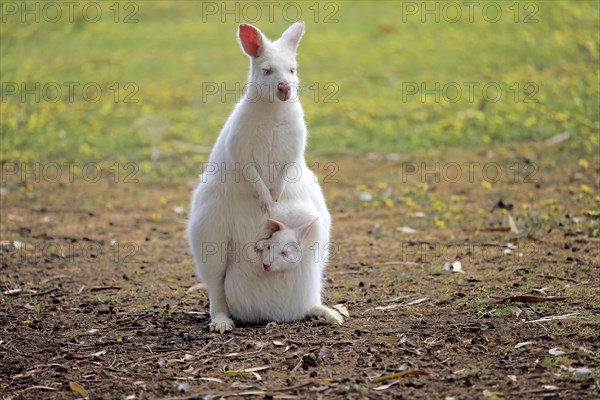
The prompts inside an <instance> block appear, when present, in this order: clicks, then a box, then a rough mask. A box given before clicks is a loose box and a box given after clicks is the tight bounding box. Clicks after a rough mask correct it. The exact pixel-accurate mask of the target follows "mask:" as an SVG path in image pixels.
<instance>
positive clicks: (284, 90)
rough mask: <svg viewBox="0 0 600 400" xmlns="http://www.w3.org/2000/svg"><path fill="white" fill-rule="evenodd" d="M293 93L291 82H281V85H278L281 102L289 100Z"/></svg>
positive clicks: (278, 95)
mask: <svg viewBox="0 0 600 400" xmlns="http://www.w3.org/2000/svg"><path fill="white" fill-rule="evenodd" d="M291 93H292V88H291V87H290V84H289V82H279V84H278V85H277V97H278V98H279V100H281V101H287V100H289V99H290V95H291Z"/></svg>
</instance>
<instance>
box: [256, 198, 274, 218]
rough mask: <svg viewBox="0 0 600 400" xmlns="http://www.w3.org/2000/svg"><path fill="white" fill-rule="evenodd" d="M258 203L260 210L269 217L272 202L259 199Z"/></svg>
mask: <svg viewBox="0 0 600 400" xmlns="http://www.w3.org/2000/svg"><path fill="white" fill-rule="evenodd" d="M259 205H260V210H261V211H262V212H263V213H265V214H267V216H269V217H270V216H271V212H272V210H273V202H272V201H271V200H259Z"/></svg>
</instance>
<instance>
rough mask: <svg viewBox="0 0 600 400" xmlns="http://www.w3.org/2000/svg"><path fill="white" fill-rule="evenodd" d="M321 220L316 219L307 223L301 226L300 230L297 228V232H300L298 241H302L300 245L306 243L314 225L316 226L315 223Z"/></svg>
mask: <svg viewBox="0 0 600 400" xmlns="http://www.w3.org/2000/svg"><path fill="white" fill-rule="evenodd" d="M318 219H319V217H317V218H315V219H314V220H312V221H310V222H307V223H306V224H304V225H300V226H299V227H298V228H296V230H297V231H298V239H299V241H300V243H302V242H304V241H305V240H306V238H307V237H308V235H309V234H310V232H311V230H312V228H313V225H314V224H315V222H317V220H318Z"/></svg>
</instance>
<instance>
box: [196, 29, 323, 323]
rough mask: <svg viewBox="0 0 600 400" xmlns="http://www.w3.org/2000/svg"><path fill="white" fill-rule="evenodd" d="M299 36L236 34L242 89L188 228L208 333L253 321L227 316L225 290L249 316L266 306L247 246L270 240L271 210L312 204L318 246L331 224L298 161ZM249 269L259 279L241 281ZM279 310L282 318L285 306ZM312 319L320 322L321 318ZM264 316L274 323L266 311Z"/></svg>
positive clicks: (302, 138) (302, 140) (291, 32)
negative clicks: (244, 63)
mask: <svg viewBox="0 0 600 400" xmlns="http://www.w3.org/2000/svg"><path fill="white" fill-rule="evenodd" d="M303 33H304V24H303V23H301V22H297V23H294V24H292V25H291V26H290V27H289V28H288V29H287V30H286V31H285V32H284V33H283V35H282V36H281V38H279V39H278V40H277V41H275V42H271V41H270V40H269V39H267V38H266V37H265V36H264V35H263V34H262V33H261V32H260V31H259V30H258V29H257V28H255V27H253V26H251V25H246V24H242V25H240V27H239V36H238V37H239V41H240V45H241V47H242V49H243V50H244V52H245V53H246V54H247V55H248V56H249V58H250V76H249V81H248V85H247V90H246V93H245V94H244V96H243V97H242V99H241V100H240V101H239V103H238V104H237V105H236V107H235V108H234V110H233V112H232V114H231V115H230V116H229V118H228V120H227V122H226V123H225V126H224V127H223V130H222V131H221V133H220V135H219V137H218V139H217V141H216V143H215V146H214V148H213V151H212V153H211V155H210V158H209V162H208V163H207V164H206V165H205V168H204V172H203V174H202V175H201V177H200V184H199V185H198V187H197V188H196V190H195V191H194V194H193V199H192V204H191V209H190V220H189V225H188V240H189V242H190V246H191V249H192V254H193V256H194V259H195V262H196V271H197V273H198V275H199V277H200V278H201V279H202V280H203V281H204V282H205V283H206V284H207V286H208V292H209V302H210V316H211V323H210V328H211V330H218V331H221V332H224V331H226V330H232V329H233V327H234V324H233V321H232V319H231V316H233V317H234V318H237V319H240V320H242V321H249V320H251V319H249V318H246V315H244V314H242V313H238V312H236V310H235V309H233V310H232V309H230V306H229V303H230V302H231V299H230V297H231V296H232V293H231V291H226V288H225V286H226V285H227V286H228V287H230V288H234V287H235V288H237V289H236V290H238V292H237V293H236V294H237V295H238V296H239V297H240V298H246V302H247V303H248V304H250V305H251V307H252V308H253V309H258V308H260V307H262V305H263V304H264V302H263V301H261V299H260V296H261V294H264V293H260V292H259V290H258V287H257V286H255V284H256V279H261V278H264V277H265V276H266V275H268V274H266V273H265V271H264V270H263V266H262V262H261V261H260V256H259V255H258V254H257V253H256V252H255V250H254V248H253V247H254V244H255V243H256V241H258V240H260V239H264V238H266V237H268V236H269V235H270V232H269V231H268V230H267V225H266V221H267V216H268V215H270V214H271V212H272V210H273V207H274V205H277V207H279V206H281V203H282V202H284V201H285V202H290V203H291V202H293V201H294V200H298V201H300V204H301V203H302V202H308V203H309V204H312V205H313V207H314V208H315V209H316V210H317V215H319V218H320V219H322V220H323V221H322V222H321V223H322V224H324V225H323V226H324V227H326V229H325V231H326V238H325V239H324V240H326V241H328V240H329V229H330V224H331V222H330V221H331V218H330V216H329V212H328V211H327V207H326V204H325V200H324V198H323V194H322V192H321V188H320V186H319V184H318V183H317V182H316V180H315V178H314V174H313V173H312V171H310V170H309V169H308V168H307V166H306V163H305V161H304V149H305V146H306V135H307V132H306V126H305V123H304V113H303V110H302V107H301V105H300V102H299V100H298V92H297V89H298V84H299V81H298V78H297V73H296V69H297V64H296V49H297V47H298V44H299V42H300V39H301V38H302V35H303ZM288 175H289V176H288ZM286 182H288V183H287V184H286ZM248 269H251V270H256V271H258V272H260V275H257V274H255V275H252V278H251V279H250V280H247V279H245V278H244V277H243V275H244V274H243V272H244V271H245V270H248ZM321 273H322V271H320V273H319V279H318V283H315V287H314V289H315V290H316V291H317V292H318V293H319V296H318V299H311V300H310V301H311V302H312V303H313V304H311V306H314V307H316V309H317V310H318V309H319V308H318V307H319V306H321V299H320V292H321ZM238 278H239V279H240V280H239V281H238V280H237V279H238ZM252 279H254V280H252ZM267 279H268V278H267ZM304 283H307V282H304ZM299 284H300V282H299ZM312 289H313V288H311V290H312ZM280 295H281V296H283V295H285V293H284V292H282V293H281V294H280ZM321 307H322V306H321ZM282 310H283V313H284V314H285V311H286V310H285V307H283V308H282ZM232 311H233V312H232ZM291 314H292V313H290V315H291ZM278 315H279V314H278ZM305 315H306V314H305ZM305 315H303V316H301V317H304V316H305ZM315 315H323V316H325V315H324V313H323V312H321V313H318V312H315ZM263 316H264V318H265V319H271V320H274V319H276V318H275V315H273V316H270V315H269V312H268V310H266V312H265V313H263ZM301 317H299V318H301ZM285 319H286V320H290V319H289V318H285Z"/></svg>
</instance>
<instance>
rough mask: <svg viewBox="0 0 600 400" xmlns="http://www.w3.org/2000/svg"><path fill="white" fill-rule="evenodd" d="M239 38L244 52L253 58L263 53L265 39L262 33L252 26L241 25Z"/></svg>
mask: <svg viewBox="0 0 600 400" xmlns="http://www.w3.org/2000/svg"><path fill="white" fill-rule="evenodd" d="M238 38H239V40H240V45H241V46H242V50H244V52H245V53H246V54H248V55H249V56H251V57H258V56H260V54H261V53H262V51H263V49H264V45H265V37H264V35H263V34H262V32H261V31H259V30H258V29H257V28H255V27H253V26H252V25H248V24H241V25H240V28H239V32H238Z"/></svg>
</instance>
